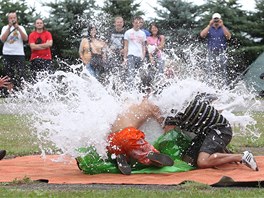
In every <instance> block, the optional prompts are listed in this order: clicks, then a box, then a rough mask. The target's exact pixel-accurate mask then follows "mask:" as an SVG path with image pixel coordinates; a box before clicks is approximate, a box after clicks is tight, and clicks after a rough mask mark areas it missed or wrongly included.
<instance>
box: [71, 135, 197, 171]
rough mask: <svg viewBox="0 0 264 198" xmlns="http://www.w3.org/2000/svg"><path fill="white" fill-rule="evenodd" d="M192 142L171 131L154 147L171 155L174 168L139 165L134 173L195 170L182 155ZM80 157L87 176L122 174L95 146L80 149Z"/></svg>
mask: <svg viewBox="0 0 264 198" xmlns="http://www.w3.org/2000/svg"><path fill="white" fill-rule="evenodd" d="M190 143H191V140H190V138H189V137H187V136H186V135H184V134H183V133H181V132H180V131H176V130H171V131H169V132H167V133H165V134H163V135H161V136H160V137H159V138H158V139H157V140H156V141H155V142H154V144H153V145H154V147H155V148H156V149H157V150H158V151H160V152H161V153H164V154H167V155H169V156H170V157H171V158H172V159H173V160H174V162H175V163H174V165H173V166H165V167H162V168H159V167H154V166H144V165H142V164H139V163H135V164H132V165H131V166H132V174H133V173H172V172H184V171H189V170H192V169H194V167H193V166H190V165H188V164H187V163H185V162H183V161H181V160H180V159H181V156H182V153H183V152H184V151H185V149H186V148H188V147H189V145H190ZM78 151H79V153H80V156H79V157H77V158H76V160H77V162H78V166H79V168H80V169H81V170H82V171H83V172H84V173H86V174H91V175H92V174H99V173H120V171H119V170H118V168H117V166H116V163H115V161H114V160H112V159H111V158H110V157H108V159H107V160H103V159H102V158H101V157H100V155H99V154H98V153H97V152H96V149H95V148H94V147H93V146H90V147H88V148H79V149H78Z"/></svg>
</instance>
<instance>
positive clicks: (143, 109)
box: [111, 99, 159, 132]
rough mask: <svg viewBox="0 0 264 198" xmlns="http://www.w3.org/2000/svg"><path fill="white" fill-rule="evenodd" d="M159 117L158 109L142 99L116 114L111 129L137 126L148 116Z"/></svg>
mask: <svg viewBox="0 0 264 198" xmlns="http://www.w3.org/2000/svg"><path fill="white" fill-rule="evenodd" d="M151 117H154V118H156V119H158V118H159V109H158V107H157V106H155V105H154V104H152V103H150V102H149V101H148V100H147V99H144V100H143V101H142V102H141V103H139V104H133V105H131V106H130V107H129V108H128V109H127V110H126V111H125V112H124V113H122V114H121V115H119V116H118V118H117V119H116V121H115V122H114V124H113V126H112V129H111V131H112V132H116V131H120V130H122V129H124V128H126V127H135V128H139V127H140V126H141V125H142V124H143V123H144V122H145V121H146V120H147V119H148V118H151Z"/></svg>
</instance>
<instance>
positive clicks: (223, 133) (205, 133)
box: [164, 94, 258, 171]
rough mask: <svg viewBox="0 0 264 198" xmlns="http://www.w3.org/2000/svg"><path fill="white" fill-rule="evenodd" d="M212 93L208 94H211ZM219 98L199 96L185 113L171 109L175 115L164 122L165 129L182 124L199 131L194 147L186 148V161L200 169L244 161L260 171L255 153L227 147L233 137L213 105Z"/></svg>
mask: <svg viewBox="0 0 264 198" xmlns="http://www.w3.org/2000/svg"><path fill="white" fill-rule="evenodd" d="M208 96H209V97H208ZM215 99H216V98H212V97H210V95H206V94H203V95H201V94H200V95H197V96H196V97H195V99H194V100H193V101H191V102H190V103H189V104H188V106H187V108H186V109H185V110H184V111H183V113H182V112H177V111H176V110H172V113H173V114H174V115H173V116H170V117H167V118H166V119H165V122H164V126H165V131H168V130H171V129H172V128H175V127H179V128H180V129H181V130H182V131H186V132H191V133H192V134H196V136H195V137H194V138H193V139H192V143H191V146H190V147H189V148H188V149H187V150H186V151H185V153H184V155H183V160H184V161H186V162H187V163H190V164H192V165H193V166H196V167H198V168H210V167H215V166H219V165H223V164H227V163H234V162H235V163H237V162H240V163H243V164H245V165H246V166H248V167H249V168H251V169H253V170H255V171H258V166H257V163H256V161H255V159H254V157H253V154H252V153H251V152H249V151H245V152H244V153H243V154H242V155H241V154H232V153H228V152H227V149H226V146H227V145H228V144H229V143H230V141H231V139H232V129H231V127H230V124H229V122H228V120H227V119H226V118H225V117H224V116H223V115H221V113H220V112H219V111H218V110H216V109H215V108H214V107H213V106H211V105H210V102H211V100H215Z"/></svg>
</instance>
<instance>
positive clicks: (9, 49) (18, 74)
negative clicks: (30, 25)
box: [0, 12, 28, 88]
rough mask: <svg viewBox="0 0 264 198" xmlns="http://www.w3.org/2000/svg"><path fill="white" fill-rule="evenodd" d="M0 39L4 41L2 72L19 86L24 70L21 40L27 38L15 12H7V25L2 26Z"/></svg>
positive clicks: (23, 53)
mask: <svg viewBox="0 0 264 198" xmlns="http://www.w3.org/2000/svg"><path fill="white" fill-rule="evenodd" d="M0 39H1V41H2V42H3V43H4V46H3V58H4V59H3V60H4V68H3V74H4V75H7V76H9V77H10V78H11V82H12V83H13V84H14V86H15V87H16V88H19V87H20V83H21V79H22V78H23V77H24V70H25V52H24V45H23V41H27V40H28V35H27V33H26V30H25V28H24V27H23V26H21V25H18V20H17V15H16V12H10V13H9V14H8V25H6V26H4V27H3V28H2V31H1V36H0Z"/></svg>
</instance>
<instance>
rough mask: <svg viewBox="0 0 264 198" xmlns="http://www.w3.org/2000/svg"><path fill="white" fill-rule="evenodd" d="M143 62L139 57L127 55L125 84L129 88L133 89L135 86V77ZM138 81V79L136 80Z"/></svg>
mask: <svg viewBox="0 0 264 198" xmlns="http://www.w3.org/2000/svg"><path fill="white" fill-rule="evenodd" d="M142 64H143V61H142V59H141V57H137V56H133V55H128V56H127V72H126V73H127V74H126V79H127V80H126V82H127V86H128V87H129V88H133V87H135V85H136V80H137V79H136V76H137V74H138V72H139V69H140V67H141V66H142ZM138 80H139V79H138Z"/></svg>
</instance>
